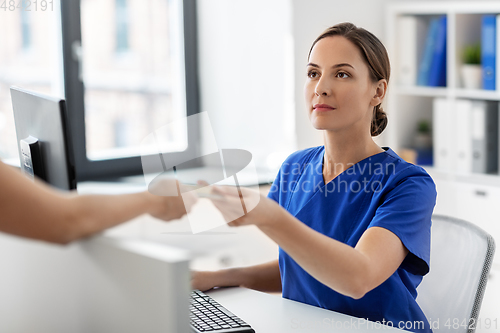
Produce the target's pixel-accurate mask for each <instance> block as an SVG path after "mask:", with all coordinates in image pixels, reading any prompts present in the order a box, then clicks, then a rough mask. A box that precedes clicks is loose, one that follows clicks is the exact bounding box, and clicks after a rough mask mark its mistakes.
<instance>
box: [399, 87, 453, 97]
mask: <svg viewBox="0 0 500 333" xmlns="http://www.w3.org/2000/svg"><path fill="white" fill-rule="evenodd" d="M393 89H394V91H395V92H396V94H398V95H407V96H425V97H444V96H447V95H448V94H449V90H448V89H447V88H445V87H422V86H397V87H394V88H393Z"/></svg>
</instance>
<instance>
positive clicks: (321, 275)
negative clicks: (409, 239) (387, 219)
mask: <svg viewBox="0 0 500 333" xmlns="http://www.w3.org/2000/svg"><path fill="white" fill-rule="evenodd" d="M241 190H242V193H243V197H245V198H253V197H254V196H255V194H254V193H250V190H248V189H243V188H242V189H241ZM232 192H233V191H231V190H228V191H226V190H225V189H224V188H220V187H218V188H217V190H216V191H215V193H217V194H220V195H224V196H225V199H224V200H217V199H212V201H213V203H214V204H215V205H216V206H217V208H219V210H220V211H221V212H222V214H223V215H224V216H226V217H227V218H228V220H231V216H237V212H238V209H240V210H241V208H239V207H241V199H240V198H239V197H237V196H236V197H235V196H232V195H231V194H232ZM247 224H255V225H256V226H257V227H259V229H260V230H262V231H263V232H264V233H265V234H266V235H267V236H269V237H270V238H271V239H272V240H274V241H275V242H276V243H277V244H279V246H280V247H281V248H282V249H283V250H284V251H285V252H287V253H288V254H289V255H290V256H291V257H292V258H293V259H294V260H295V261H296V262H297V263H298V264H299V265H300V266H301V267H302V268H303V269H304V270H306V271H307V272H308V273H309V274H311V275H312V276H313V277H314V278H315V279H317V280H318V281H320V282H321V283H323V284H325V285H327V286H328V287H330V288H332V289H334V290H336V291H337V292H339V293H341V294H344V295H346V296H350V297H352V298H356V299H358V298H361V297H363V296H364V295H365V294H366V293H367V292H369V291H370V290H372V289H374V288H375V287H377V286H379V285H380V284H382V283H383V282H384V281H385V280H387V279H388V278H389V277H390V276H391V275H392V274H393V273H394V272H395V271H396V269H397V268H398V267H399V266H400V265H401V263H402V262H403V260H404V258H405V257H406V255H407V254H408V250H407V249H406V248H405V247H404V245H403V243H402V242H401V240H400V239H399V238H398V237H397V236H396V235H395V234H393V233H392V232H390V231H388V230H387V229H384V228H380V227H372V228H370V229H368V230H366V231H365V232H364V233H363V235H362V237H361V238H360V240H359V241H358V243H357V245H356V247H354V248H352V247H351V246H349V245H346V244H344V243H341V242H339V241H336V240H334V239H332V238H330V237H328V236H325V235H323V234H321V233H319V232H317V231H315V230H313V229H311V228H310V227H308V226H307V225H305V224H303V223H302V222H301V221H299V220H298V219H297V218H295V217H294V216H292V215H290V214H289V213H288V212H287V211H286V210H285V209H283V208H282V207H281V206H279V205H278V204H277V203H276V202H274V201H272V200H269V199H267V198H265V197H263V196H261V197H260V200H259V203H258V205H257V206H256V207H255V208H254V209H253V210H251V211H250V212H248V213H247V214H245V215H244V216H242V217H240V218H238V219H235V220H233V221H232V222H230V223H229V225H232V226H239V225H247Z"/></svg>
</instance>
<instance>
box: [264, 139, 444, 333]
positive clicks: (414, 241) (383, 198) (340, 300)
mask: <svg viewBox="0 0 500 333" xmlns="http://www.w3.org/2000/svg"><path fill="white" fill-rule="evenodd" d="M384 150H385V151H384V152H381V153H378V154H376V155H373V156H371V157H368V158H366V159H364V160H362V161H360V162H358V163H356V164H354V165H352V166H348V167H349V168H348V169H346V170H345V171H344V172H342V173H341V174H339V175H338V176H337V177H336V178H335V179H334V180H332V181H331V182H329V183H328V184H326V185H325V183H324V180H323V172H322V170H323V156H324V151H325V150H324V147H323V146H319V147H315V148H309V149H305V150H302V151H298V152H295V153H293V154H292V155H290V156H289V157H288V158H287V160H286V161H285V162H284V163H283V165H282V166H281V169H280V171H279V173H278V176H277V178H276V180H275V181H274V183H273V186H272V187H271V190H270V192H269V195H268V197H269V198H271V199H273V200H275V201H276V202H277V203H279V204H280V205H281V206H282V207H283V208H285V209H286V210H287V211H288V212H290V214H292V215H293V216H295V217H296V218H297V219H299V220H300V221H302V222H303V223H305V224H306V225H308V226H309V227H311V228H312V229H314V230H316V231H318V232H320V233H322V234H324V235H326V236H328V237H331V238H333V239H336V240H338V241H340V242H342V243H345V244H348V245H350V246H352V247H355V246H356V244H357V242H358V240H359V239H360V237H361V235H362V234H363V233H364V232H365V231H366V230H367V229H368V228H371V227H375V226H377V227H382V228H385V229H387V230H390V231H391V232H393V233H394V234H395V235H396V236H398V237H399V239H400V240H401V241H402V242H403V244H404V246H405V247H406V248H407V249H408V250H409V253H408V255H407V256H406V258H405V259H404V261H403V262H402V264H401V266H400V267H399V268H398V269H397V270H396V272H394V274H392V276H390V277H389V278H388V279H387V280H386V281H385V282H383V283H382V284H381V285H380V286H378V287H376V288H375V289H373V290H371V291H370V292H368V293H367V294H366V295H365V296H364V297H362V298H361V299H359V300H356V299H353V298H351V297H348V296H344V295H341V294H339V293H337V292H336V291H334V290H333V289H330V288H329V287H327V286H325V285H324V284H322V283H321V282H319V281H317V280H316V279H315V278H314V277H312V276H311V275H309V274H308V273H307V272H306V271H305V270H304V269H302V268H301V267H300V266H299V265H298V264H297V263H296V262H295V261H294V260H293V258H292V257H290V256H289V255H288V254H287V253H286V252H285V251H283V250H282V249H281V248H280V251H279V266H280V273H281V283H282V287H283V297H284V298H288V299H291V300H296V301H299V302H303V303H307V304H311V305H315V306H318V307H321V308H324V309H329V310H333V311H337V312H340V313H345V314H348V315H351V316H355V317H359V318H364V319H368V320H370V321H375V322H380V323H385V324H389V325H392V326H394V327H400V328H406V329H408V330H410V331H414V332H426V333H429V332H432V331H431V329H430V327H429V323H428V321H427V319H426V317H425V315H424V313H423V312H422V310H421V309H420V307H419V306H418V304H417V303H416V301H415V298H416V297H417V291H416V288H417V286H418V285H419V283H420V282H421V281H422V277H423V276H424V275H425V274H427V273H428V272H429V256H430V232H431V231H430V228H431V215H432V211H433V209H434V205H435V202H436V189H435V185H434V182H433V181H432V178H431V177H430V176H429V175H428V174H427V173H426V172H425V171H424V170H423V169H422V168H421V167H419V166H415V165H413V164H410V163H407V162H405V161H403V160H402V159H401V158H400V157H399V156H398V155H397V154H396V153H395V152H394V151H392V150H391V149H390V148H384Z"/></svg>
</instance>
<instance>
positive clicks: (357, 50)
mask: <svg viewBox="0 0 500 333" xmlns="http://www.w3.org/2000/svg"><path fill="white" fill-rule="evenodd" d="M305 74H306V75H305V80H306V82H305V87H304V92H305V99H306V105H307V112H308V116H309V119H310V121H311V124H312V125H313V126H314V128H316V129H317V130H321V131H322V132H323V137H324V145H323V146H319V147H314V148H309V149H305V150H301V151H298V152H295V153H293V154H292V155H290V156H289V157H288V158H287V160H286V161H285V162H284V163H283V165H282V167H281V169H280V171H279V173H278V176H277V178H276V180H275V182H274V183H273V186H272V188H271V190H270V192H269V195H268V197H269V199H267V198H264V197H262V198H260V202H259V204H258V205H257V206H256V207H255V208H254V209H253V210H251V211H250V212H248V213H247V214H245V215H244V216H242V217H240V218H238V219H236V220H234V221H232V222H231V223H230V225H233V226H240V225H248V224H254V225H256V226H257V227H259V229H260V230H262V231H263V232H264V233H265V234H266V235H267V236H269V237H270V238H271V239H273V240H274V241H275V242H276V243H277V244H278V245H279V247H280V250H279V260H277V261H274V262H270V263H266V264H263V265H258V266H253V267H246V268H235V269H228V270H221V271H217V272H194V273H193V281H192V284H193V287H194V288H198V289H202V290H207V289H210V288H212V287H215V286H245V287H248V288H253V289H257V290H262V291H282V294H283V297H285V298H288V299H292V300H296V301H300V302H304V303H307V304H311V305H315V306H318V307H321V308H325V309H330V310H334V311H337V312H341V313H345V314H348V315H352V316H356V317H360V318H365V319H368V320H371V321H377V322H380V323H385V324H389V325H391V326H395V327H404V328H406V329H410V330H411V331H416V332H430V331H431V330H430V328H429V324H428V322H427V319H426V318H425V315H424V314H423V312H422V310H421V309H420V308H419V306H418V304H417V303H416V301H415V298H416V296H417V292H416V288H417V286H418V285H419V283H420V282H421V280H422V277H423V276H424V275H425V274H426V273H427V272H428V271H429V255H430V228H431V215H432V211H433V209H434V205H435V200H436V190H435V186H434V182H433V181H432V179H431V177H430V176H429V175H428V174H427V173H426V172H425V171H424V170H423V169H422V168H421V167H418V166H415V165H413V164H410V163H407V162H405V161H403V160H402V159H401V158H400V157H399V156H398V155H397V154H396V153H395V152H394V151H392V150H391V149H390V148H381V147H379V146H378V145H377V144H376V143H375V142H374V140H373V137H374V136H377V135H379V134H380V133H381V132H382V131H383V130H384V128H385V126H386V124H387V117H386V114H385V113H384V111H383V110H382V108H381V106H380V105H381V103H382V101H383V99H384V97H385V95H386V91H387V83H388V81H389V76H390V65H389V59H388V56H387V52H386V50H385V48H384V46H383V45H382V43H381V42H380V41H379V40H378V39H377V37H375V36H374V35H373V34H371V33H370V32H368V31H366V30H364V29H362V28H358V27H356V26H354V25H352V24H350V23H342V24H338V25H336V26H333V27H331V28H329V29H327V30H326V31H325V32H324V33H323V34H321V35H320V36H319V37H318V38H317V39H316V40H315V41H314V43H313V45H312V47H311V50H310V53H309V58H308V64H307V65H306V70H305ZM215 191H216V192H217V193H218V194H223V195H224V197H225V199H224V200H216V199H214V200H213V202H214V204H215V205H216V206H217V207H218V208H219V209H220V211H221V212H222V213H223V214H224V215H225V216H226V217H229V216H231V214H232V213H233V212H232V210H234V209H235V208H234V207H237V206H238V205H237V203H239V202H240V198H239V197H233V196H231V193H233V192H234V191H230V190H226V189H224V188H217V189H216V190H215ZM245 195H246V191H245V190H243V196H245ZM239 207H241V206H239ZM240 209H241V208H240Z"/></svg>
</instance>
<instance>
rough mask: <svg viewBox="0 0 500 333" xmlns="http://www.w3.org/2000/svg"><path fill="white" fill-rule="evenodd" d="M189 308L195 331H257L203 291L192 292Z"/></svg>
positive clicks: (224, 332)
mask: <svg viewBox="0 0 500 333" xmlns="http://www.w3.org/2000/svg"><path fill="white" fill-rule="evenodd" d="M189 309H190V312H191V314H190V323H191V328H192V330H193V331H194V332H197V333H198V332H216V333H232V332H237V333H255V331H254V330H253V329H252V328H251V327H250V325H248V324H247V323H245V322H244V321H243V320H242V319H241V318H239V317H237V316H236V315H234V314H233V313H231V312H230V311H229V310H228V309H226V308H225V307H223V306H222V305H220V304H219V303H217V302H216V301H215V300H214V299H213V298H212V297H210V296H208V295H207V294H205V293H203V292H202V291H199V290H193V291H192V292H191V304H190V306H189Z"/></svg>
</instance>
